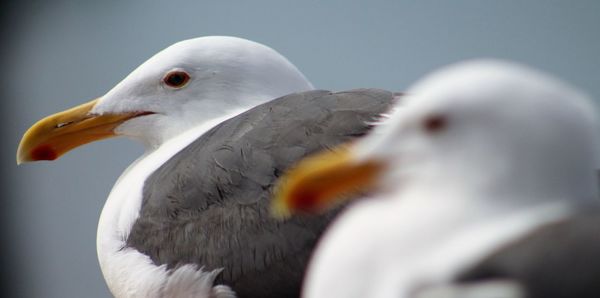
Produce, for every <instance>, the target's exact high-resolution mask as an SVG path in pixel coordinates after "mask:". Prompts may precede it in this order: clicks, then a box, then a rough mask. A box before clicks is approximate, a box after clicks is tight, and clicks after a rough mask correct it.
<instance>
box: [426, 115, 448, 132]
mask: <svg viewBox="0 0 600 298" xmlns="http://www.w3.org/2000/svg"><path fill="white" fill-rule="evenodd" d="M447 125H448V120H447V119H446V117H445V116H444V115H438V114H436V115H431V116H428V117H427V118H425V120H423V123H422V127H423V130H424V131H425V132H427V133H429V134H437V133H440V132H441V131H443V130H444V129H445V128H446V126H447Z"/></svg>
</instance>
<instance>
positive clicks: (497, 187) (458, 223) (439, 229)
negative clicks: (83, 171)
mask: <svg viewBox="0 0 600 298" xmlns="http://www.w3.org/2000/svg"><path fill="white" fill-rule="evenodd" d="M407 94H408V95H407V96H406V97H405V98H404V99H403V101H402V106H401V107H398V108H397V109H395V112H394V113H393V114H392V115H391V116H390V118H389V119H388V120H387V121H384V122H383V123H382V124H381V125H380V126H378V127H377V128H376V129H375V130H374V131H373V132H372V134H370V135H369V136H367V137H366V138H364V139H362V140H360V141H359V142H357V143H355V144H351V145H348V146H345V147H343V148H341V149H339V150H334V151H330V152H326V153H323V154H320V155H317V156H314V157H310V158H308V159H307V160H306V161H303V162H301V163H299V164H298V165H297V166H296V167H295V168H294V169H293V170H292V171H291V172H289V173H288V174H287V175H286V176H284V177H283V178H282V179H281V180H280V181H282V184H281V185H280V186H278V188H277V189H278V197H277V200H276V201H275V202H274V206H273V207H274V210H275V212H277V213H279V214H282V213H283V214H286V213H289V212H292V211H294V210H304V211H316V210H322V209H323V208H324V207H326V206H328V205H330V203H331V202H333V201H336V200H340V197H342V198H344V197H347V196H348V194H350V193H356V192H357V191H359V190H362V191H364V190H370V191H371V192H372V193H371V195H370V198H369V199H366V200H362V201H360V202H356V203H355V204H353V205H351V206H349V207H348V209H346V210H345V211H344V212H343V213H342V214H341V215H340V217H339V218H338V219H336V220H335V221H334V222H333V224H332V226H331V228H329V229H328V230H327V232H326V233H325V235H324V237H323V238H322V240H321V242H320V243H319V245H318V246H317V250H316V251H315V255H314V257H313V258H312V261H311V263H310V265H309V269H308V273H307V277H306V281H305V284H304V288H303V296H304V297H307V298H316V297H327V298H335V297H344V298H349V297H395V298H399V297H417V298H441V297H446V298H448V297H456V298H458V297H461V298H467V297H479V298H482V297H489V298H491V297H529V298H533V297H535V298H552V297H578V298H582V297H590V298H591V297H600V279H599V277H600V213H599V212H598V211H599V210H600V209H599V205H600V200H599V198H598V181H597V175H596V169H597V168H598V164H599V163H598V161H599V153H600V147H599V136H598V119H597V112H596V109H595V108H594V106H593V105H592V103H591V101H590V100H589V99H588V98H587V97H586V95H584V94H582V93H581V92H579V91H578V90H576V89H575V88H573V87H571V86H569V85H567V84H566V83H563V82H561V81H559V80H557V79H555V78H553V77H551V76H549V75H546V74H544V73H541V72H539V71H536V70H532V69H530V68H528V67H525V66H521V65H517V64H514V63H510V62H503V61H495V60H480V61H470V62H464V63H459V64H458V65H453V66H450V67H446V68H443V69H442V70H439V71H436V72H434V73H433V74H431V75H429V76H427V77H426V78H424V79H422V80H420V81H419V82H418V83H416V84H415V85H414V86H413V87H412V88H410V89H409V90H408V91H407Z"/></svg>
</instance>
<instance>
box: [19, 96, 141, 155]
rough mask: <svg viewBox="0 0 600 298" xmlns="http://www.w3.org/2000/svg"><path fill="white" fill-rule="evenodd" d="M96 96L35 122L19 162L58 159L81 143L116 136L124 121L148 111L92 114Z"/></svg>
mask: <svg viewBox="0 0 600 298" xmlns="http://www.w3.org/2000/svg"><path fill="white" fill-rule="evenodd" d="M97 101H98V100H97V99H96V100H92V101H90V102H88V103H85V104H82V105H80V106H77V107H74V108H71V109H69V110H66V111H63V112H60V113H56V114H54V115H50V116H48V117H46V118H44V119H42V120H40V121H38V122H37V123H35V124H34V125H33V126H31V127H30V128H29V129H28V130H27V132H25V134H24V135H23V138H22V139H21V143H20V144H19V149H17V164H21V163H24V162H30V161H37V160H54V159H57V158H59V157H60V156H61V155H63V154H65V153H67V152H68V151H70V150H71V149H74V148H76V147H78V146H81V145H84V144H87V143H90V142H93V141H97V140H102V139H106V138H110V137H113V136H115V133H114V129H115V127H117V126H119V125H120V124H121V123H123V122H124V121H126V120H128V119H131V118H133V117H137V116H141V115H146V114H148V113H143V112H135V113H124V114H104V115H95V114H90V111H91V110H92V108H93V107H94V105H96V103H97Z"/></svg>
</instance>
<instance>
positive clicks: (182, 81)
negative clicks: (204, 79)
mask: <svg viewBox="0 0 600 298" xmlns="http://www.w3.org/2000/svg"><path fill="white" fill-rule="evenodd" d="M189 80H190V75H189V74H187V72H185V71H180V70H175V71H171V72H169V73H167V75H165V77H164V78H163V82H164V83H165V85H167V86H169V87H171V88H182V87H183V86H185V85H186V84H187V82H189Z"/></svg>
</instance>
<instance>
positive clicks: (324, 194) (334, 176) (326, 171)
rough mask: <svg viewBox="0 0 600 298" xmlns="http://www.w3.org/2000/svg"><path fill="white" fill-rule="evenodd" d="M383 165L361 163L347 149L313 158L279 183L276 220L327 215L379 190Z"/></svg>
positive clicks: (369, 162)
mask: <svg viewBox="0 0 600 298" xmlns="http://www.w3.org/2000/svg"><path fill="white" fill-rule="evenodd" d="M383 169H384V166H383V163H380V162H378V161H373V160H368V161H365V162H357V161H355V160H354V159H353V157H352V155H351V151H350V150H349V148H348V146H347V145H342V146H339V147H337V148H335V149H334V150H333V151H326V152H322V153H318V154H316V155H313V156H309V157H308V158H305V159H304V160H302V161H300V162H299V163H298V164H297V165H296V166H295V167H294V168H293V169H292V170H291V171H289V172H288V173H287V174H285V175H284V176H283V177H282V178H281V179H279V181H278V185H277V186H276V188H275V197H274V201H273V203H272V206H271V207H272V213H273V215H274V216H276V217H280V218H281V217H287V216H289V215H290V214H291V213H294V212H299V211H301V212H310V213H316V212H323V211H326V210H328V209H330V208H332V207H333V206H335V205H337V204H338V203H341V202H342V201H344V200H347V199H349V198H351V197H352V196H353V195H357V194H359V193H363V192H365V191H366V190H369V189H371V188H373V187H374V186H376V181H377V178H378V177H379V175H380V174H381V172H382V170H383Z"/></svg>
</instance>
